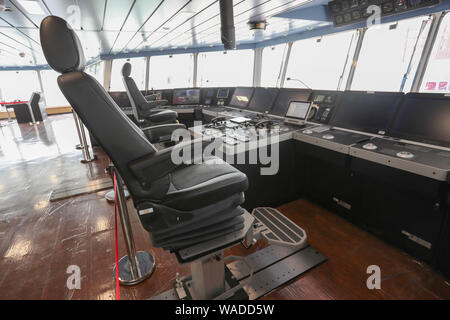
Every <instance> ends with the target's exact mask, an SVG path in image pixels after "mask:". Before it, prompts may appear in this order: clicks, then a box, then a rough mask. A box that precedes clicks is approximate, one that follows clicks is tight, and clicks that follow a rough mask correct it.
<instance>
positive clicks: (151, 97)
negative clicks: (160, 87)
mask: <svg viewBox="0 0 450 320" xmlns="http://www.w3.org/2000/svg"><path fill="white" fill-rule="evenodd" d="M157 96H158V95H157V94H155V93H153V94H149V95H147V96H145V100H147V101H153V100H156V97H157Z"/></svg>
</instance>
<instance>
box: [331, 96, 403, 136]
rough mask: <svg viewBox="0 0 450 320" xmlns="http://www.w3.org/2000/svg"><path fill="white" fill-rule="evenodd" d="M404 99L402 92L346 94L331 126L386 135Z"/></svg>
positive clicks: (332, 119)
mask: <svg viewBox="0 0 450 320" xmlns="http://www.w3.org/2000/svg"><path fill="white" fill-rule="evenodd" d="M402 97H403V93H402V92H366V91H347V92H344V94H343V96H342V99H341V101H340V103H339V105H338V107H337V109H336V111H335V113H334V115H333V117H332V118H331V121H330V124H331V125H332V126H335V127H340V128H345V129H350V130H355V131H362V132H367V133H374V134H381V135H384V134H386V131H387V129H388V128H389V125H390V124H391V122H392V120H393V119H394V116H395V113H396V111H397V108H398V105H399V103H400V101H401V99H402Z"/></svg>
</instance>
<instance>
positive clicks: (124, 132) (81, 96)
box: [40, 16, 156, 197]
mask: <svg viewBox="0 0 450 320" xmlns="http://www.w3.org/2000/svg"><path fill="white" fill-rule="evenodd" d="M40 37H41V45H42V49H43V52H44V55H45V58H46V59H47V62H48V64H49V65H50V66H51V67H52V68H53V69H54V70H55V71H57V72H59V73H62V74H61V75H60V76H59V77H58V85H59V88H60V89H61V91H62V93H63V94H64V96H65V97H66V99H67V101H69V103H70V104H71V106H72V107H73V109H74V110H75V112H76V113H77V114H78V116H79V117H80V119H81V120H82V121H83V123H84V124H85V126H86V127H87V128H88V129H89V131H90V132H91V134H92V135H93V136H94V137H95V139H96V140H97V142H98V143H99V144H100V146H101V147H102V148H103V150H104V151H105V152H106V154H107V155H108V156H109V157H110V159H111V161H112V162H113V163H114V165H115V166H116V167H117V169H118V170H119V172H120V175H121V176H122V178H123V180H124V181H125V184H126V185H127V187H128V189H129V191H130V192H131V194H132V195H133V196H137V197H143V196H145V194H146V191H145V190H143V189H142V187H141V185H140V183H139V182H138V181H137V180H136V179H135V177H134V176H133V175H132V174H131V172H130V171H129V169H128V164H129V163H130V161H132V160H135V159H138V158H140V157H143V156H146V155H149V154H152V153H155V152H156V149H155V148H154V147H153V145H152V144H151V143H150V142H149V141H148V140H147V139H146V137H145V136H144V134H143V132H142V131H141V130H140V129H139V128H138V127H137V126H136V125H135V124H134V123H133V122H132V121H131V120H130V119H129V118H128V117H127V116H126V115H125V114H124V113H123V112H122V111H121V110H120V108H119V107H118V106H117V104H116V103H115V102H114V100H113V99H112V98H111V97H110V95H109V94H108V93H107V92H106V91H105V89H104V88H103V86H102V85H101V84H99V83H98V82H97V81H96V80H95V79H94V78H93V77H91V76H90V75H88V74H86V73H85V72H83V69H84V66H85V62H84V61H85V60H84V54H83V50H82V47H81V45H80V42H79V39H78V37H77V35H76V34H75V32H74V31H73V30H72V29H71V28H70V26H69V25H68V24H67V22H66V21H65V20H64V19H62V18H59V17H56V16H48V17H46V18H45V19H44V20H42V23H41V27H40Z"/></svg>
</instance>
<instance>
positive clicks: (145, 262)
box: [114, 251, 155, 286]
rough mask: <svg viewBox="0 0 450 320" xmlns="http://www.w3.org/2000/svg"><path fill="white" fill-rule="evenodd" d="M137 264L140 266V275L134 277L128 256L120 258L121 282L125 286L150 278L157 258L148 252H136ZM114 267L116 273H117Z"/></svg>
mask: <svg viewBox="0 0 450 320" xmlns="http://www.w3.org/2000/svg"><path fill="white" fill-rule="evenodd" d="M135 259H136V265H137V267H138V273H139V274H138V275H136V276H135V277H133V274H132V272H131V264H130V261H129V258H128V256H124V257H122V258H121V259H120V260H119V282H120V284H121V285H124V286H133V285H136V284H138V283H141V282H143V281H144V280H146V279H148V278H149V277H150V276H151V275H152V273H153V271H154V270H155V258H154V257H153V256H152V255H151V254H150V253H148V252H145V251H138V252H136V256H135ZM116 267H117V266H115V267H114V274H116Z"/></svg>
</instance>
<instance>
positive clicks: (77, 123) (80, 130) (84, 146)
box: [72, 110, 97, 163]
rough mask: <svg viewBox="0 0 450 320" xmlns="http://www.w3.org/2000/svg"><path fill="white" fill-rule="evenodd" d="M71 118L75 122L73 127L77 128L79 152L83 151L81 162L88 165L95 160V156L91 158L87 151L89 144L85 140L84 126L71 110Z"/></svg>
mask: <svg viewBox="0 0 450 320" xmlns="http://www.w3.org/2000/svg"><path fill="white" fill-rule="evenodd" d="M72 113H73V118H74V120H75V126H76V128H77V132H78V137H79V138H80V142H81V143H80V145H81V150H82V151H83V159H82V160H81V162H82V163H88V162H92V161H95V160H97V156H95V155H94V156H91V153H90V151H89V147H90V146H89V144H88V142H87V139H86V132H85V131H84V124H83V122H81V120H80V118H79V117H78V115H77V113H76V112H75V111H73V110H72Z"/></svg>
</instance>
